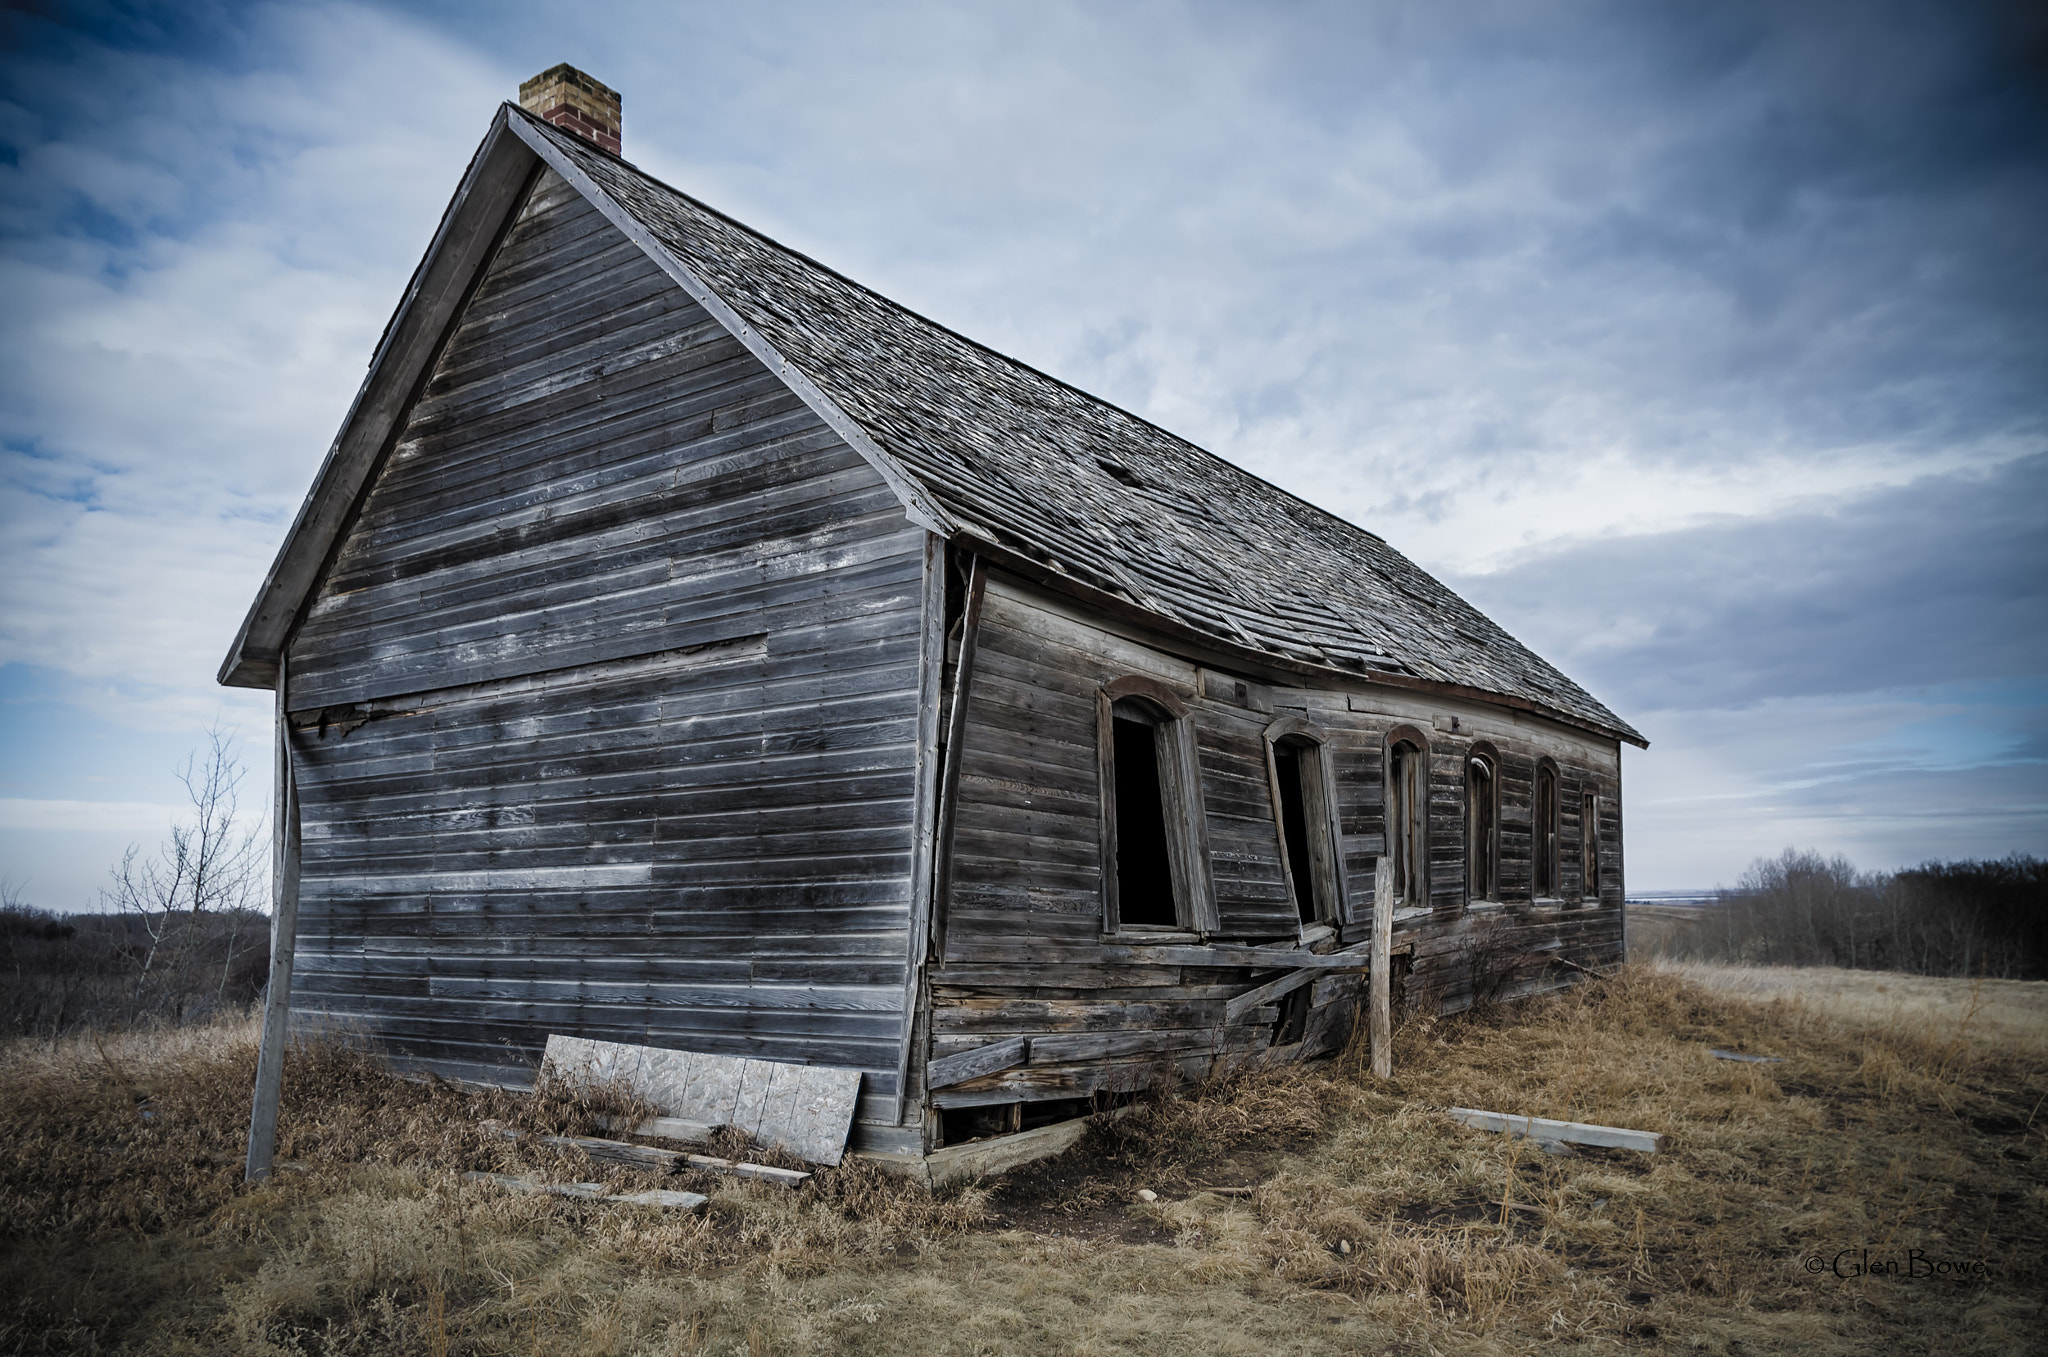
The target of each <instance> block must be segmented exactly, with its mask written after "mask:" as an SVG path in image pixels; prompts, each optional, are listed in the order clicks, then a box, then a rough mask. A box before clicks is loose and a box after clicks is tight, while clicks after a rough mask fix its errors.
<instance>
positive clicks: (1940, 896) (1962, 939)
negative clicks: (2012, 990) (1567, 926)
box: [1662, 848, 2048, 980]
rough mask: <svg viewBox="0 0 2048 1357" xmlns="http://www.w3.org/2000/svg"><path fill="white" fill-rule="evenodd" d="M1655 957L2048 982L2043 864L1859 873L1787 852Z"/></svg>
mask: <svg viewBox="0 0 2048 1357" xmlns="http://www.w3.org/2000/svg"><path fill="white" fill-rule="evenodd" d="M1662 950H1664V951H1665V952H1667V953H1669V954H1670V955H1673V956H1677V957H1681V958H1685V959H1696V960H1702V961H1733V962H1743V963H1750V964H1756V965H1766V966H1843V967H1848V968H1851V969H1857V970H1884V971H1910V972H1913V973H1914V974H1918V975H1973V976H1974V975H1983V976H1991V977H1995V978H2001V979H2013V980H2043V979H2048V861H2043V860H2041V859H2039V858H2035V857H2028V856H2021V855H2019V854H2014V855H2013V856H2012V857H2009V858H2002V859H1999V860H1996V861H1988V862H1929V863H1924V864H1922V865H1921V866H1919V867H1913V868H1908V869H1907V870H1905V871H1901V872H1892V873H1885V872H1858V871H1857V870H1856V868H1855V867H1854V866H1853V865H1852V864H1851V863H1850V862H1849V860H1848V859H1847V858H1844V857H1840V856H1836V857H1833V858H1826V857H1822V856H1821V855H1820V854H1819V853H1817V852H1813V851H1811V850H1808V851H1806V852H1799V851H1797V850H1795V849H1790V848H1788V849H1786V850H1785V851H1784V852H1783V853H1781V854H1779V855H1778V856H1777V857H1774V858H1759V859H1757V860H1756V861H1755V862H1753V863H1751V864H1750V866H1749V870H1747V871H1746V872H1744V873H1743V874H1742V880H1741V882H1740V883H1739V884H1738V886H1737V887H1736V889H1734V890H1729V891H1722V892H1721V895H1720V900H1719V902H1718V903H1717V904H1715V905H1713V906H1710V907H1707V908H1703V909H1701V910H1699V911H1698V912H1697V915H1696V916H1695V917H1690V918H1687V919H1686V920H1684V921H1683V922H1682V923H1680V924H1678V925H1676V926H1675V927H1674V928H1673V930H1672V931H1671V933H1670V935H1669V937H1668V938H1667V939H1666V940H1665V941H1664V943H1663V946H1662Z"/></svg>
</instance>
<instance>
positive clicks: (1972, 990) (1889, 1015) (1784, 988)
mask: <svg viewBox="0 0 2048 1357" xmlns="http://www.w3.org/2000/svg"><path fill="white" fill-rule="evenodd" d="M1658 966H1659V968H1660V969H1663V970H1668V971H1670V972H1671V973H1672V974H1674V975H1680V976H1684V977H1685V978H1686V979H1688V980H1692V981H1695V982H1697V983H1699V984H1702V985H1705V986H1707V987H1708V988H1710V989H1717V990H1722V991H1725V992H1727V993H1729V994H1741V995H1748V996H1750V997H1753V998H1760V999H1775V998H1784V999H1790V1000H1792V1001H1794V1002H1796V1003H1798V1004H1800V1005H1801V1006H1803V1007H1805V1008H1808V1009H1811V1010H1812V1011H1814V1012H1816V1013H1820V1014H1825V1015H1828V1016H1830V1017H1834V1018H1842V1019H1847V1020H1849V1021H1850V1022H1853V1023H1857V1024H1860V1025H1862V1026H1864V1027H1869V1028H1876V1029H1880V1030H1883V1029H1896V1030H1913V1029H1917V1028H1923V1027H1933V1028H1938V1029H1944V1030H1946V1031H1948V1032H1951V1033H1955V1034H1960V1035H1962V1036H1963V1037H1964V1038H1965V1039H1967V1040H1968V1041H1970V1042H1971V1043H1972V1044H1973V1045H1975V1046H1979V1047H1983V1048H1986V1049H1991V1050H2015V1051H2026V1052H2030V1053H2032V1054H2034V1055H2038V1056H2048V984H2044V983H2042V982H2040V981H2037V980H1989V979H1986V980H1966V981H1958V980H1949V979H1943V978H1941V977H1938V976H1926V975H1901V974H1898V973H1896V972H1889V971H1887V972H1883V973H1877V972H1871V971H1847V970H1842V969H1840V968H1838V967H1834V966H1805V967H1799V968H1793V967H1790V966H1707V965H1699V964H1695V963H1688V962H1681V961H1662V962H1659V963H1658Z"/></svg>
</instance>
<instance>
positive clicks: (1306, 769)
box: [1270, 735, 1338, 923]
mask: <svg viewBox="0 0 2048 1357" xmlns="http://www.w3.org/2000/svg"><path fill="white" fill-rule="evenodd" d="M1270 750H1271V757H1272V760H1273V766H1272V770H1271V771H1272V777H1273V798H1274V812H1275V816H1276V818H1277V819H1278V821H1279V824H1280V855H1281V859H1282V861H1283V862H1284V864H1285V866H1286V872H1287V887H1288V890H1289V892H1290V893H1291V894H1292V895H1293V897H1294V908H1295V912H1296V913H1297V914H1298V915H1299V916H1300V918H1301V921H1302V922H1303V923H1315V922H1317V921H1319V920H1328V919H1335V918H1336V917H1337V894H1338V891H1337V854H1336V849H1335V845H1334V844H1333V843H1332V842H1331V832H1330V811H1329V789H1328V786H1327V782H1326V779H1325V776H1324V771H1323V747H1322V745H1321V744H1319V743H1318V742H1316V741H1315V740H1313V739H1310V738H1307V737H1306V736H1302V735H1283V736H1281V737H1280V738H1278V739H1275V740H1274V741H1273V742H1272V744H1271V746H1270Z"/></svg>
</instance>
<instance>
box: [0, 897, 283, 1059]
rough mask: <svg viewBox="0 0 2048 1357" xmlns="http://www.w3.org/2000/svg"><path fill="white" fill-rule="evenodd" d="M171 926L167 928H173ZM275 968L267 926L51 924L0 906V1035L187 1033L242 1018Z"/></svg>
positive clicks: (155, 920) (195, 921) (107, 919)
mask: <svg viewBox="0 0 2048 1357" xmlns="http://www.w3.org/2000/svg"><path fill="white" fill-rule="evenodd" d="M166 924H168V926H166ZM269 966H270V920H269V918H268V917H266V916H265V915H262V914H259V913H257V912H256V911H255V910H252V909H228V910H204V911H201V912H199V913H197V914H184V915H173V916H172V917H171V918H170V919H168V920H165V919H164V918H163V917H162V916H161V915H159V916H156V917H150V916H146V915H142V914H72V915H58V914H52V913H50V912H49V911H48V910H42V909H35V908H32V907H30V906H27V905H24V904H22V903H20V902H19V901H17V900H7V901H5V902H0V1033H4V1034H7V1035H13V1036H56V1035H59V1034H61V1033H64V1032H72V1031H77V1030H79V1029H81V1028H86V1027H132V1026H136V1025H138V1024H143V1023H156V1022H161V1023H173V1024H175V1023H186V1022H194V1021H197V1020H200V1019H203V1018H207V1017H211V1016H213V1015H214V1014H216V1013H220V1012H224V1011H237V1012H239V1011H245V1010H246V1009H247V1008H248V1007H249V1005H250V1004H251V1003H252V1002H254V1001H255V999H256V998H257V997H258V996H259V995H261V994H262V992H263V985H264V981H265V980H266V978H267V975H268V970H269Z"/></svg>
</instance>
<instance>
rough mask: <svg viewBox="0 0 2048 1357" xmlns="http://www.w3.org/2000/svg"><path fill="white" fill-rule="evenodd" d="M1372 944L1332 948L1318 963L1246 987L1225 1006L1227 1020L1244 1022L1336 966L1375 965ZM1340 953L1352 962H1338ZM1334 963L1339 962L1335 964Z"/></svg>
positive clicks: (1346, 967) (1224, 1018)
mask: <svg viewBox="0 0 2048 1357" xmlns="http://www.w3.org/2000/svg"><path fill="white" fill-rule="evenodd" d="M1371 948H1372V944H1371V943H1369V942H1361V943H1357V944H1355V945H1353V946H1350V947H1346V948H1345V949H1343V950H1342V951H1340V952H1332V953H1330V954H1329V955H1328V956H1326V957H1318V958H1316V960H1317V962H1318V963H1319V964H1318V965H1316V966H1304V967H1302V968H1301V969H1300V970H1295V971H1289V972H1288V973H1287V974H1286V975H1283V976H1281V977H1280V978H1279V979H1277V980H1268V981H1267V982H1266V983H1265V984H1263V985H1260V986H1259V987H1258V988H1257V989H1248V990H1246V991H1245V992H1244V993H1243V994H1240V995H1238V996H1237V997H1236V998H1234V999H1232V1000H1231V1001H1230V1002H1229V1003H1227V1004H1225V1005H1224V1006H1223V1021H1224V1023H1225V1024H1226V1025H1231V1024H1235V1023H1239V1022H1242V1021H1243V1020H1244V1015H1245V1014H1246V1013H1249V1012H1250V1011H1251V1010H1253V1009H1255V1008H1259V1007H1261V1006H1263V1005H1265V1004H1270V1003H1272V1002H1273V1001H1274V1000H1275V999H1278V998H1279V997H1280V996H1282V995H1283V994H1291V993H1293V992H1294V991H1295V990H1297V989H1300V988H1301V987H1302V986H1303V985H1306V984H1308V983H1309V982H1310V981H1312V980H1315V979H1317V978H1319V977H1321V976H1323V975H1326V974H1328V973H1329V972H1330V971H1332V970H1335V969H1338V968H1339V967H1340V966H1342V967H1343V969H1350V968H1351V967H1357V968H1359V969H1363V968H1365V967H1367V966H1369V965H1371V964H1372V958H1371V957H1370V955H1368V953H1369V952H1370V951H1371ZM1339 957H1343V958H1348V959H1349V965H1348V966H1344V965H1343V963H1341V962H1337V958H1339ZM1331 963H1336V964H1334V965H1333V964H1331Z"/></svg>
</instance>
